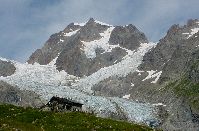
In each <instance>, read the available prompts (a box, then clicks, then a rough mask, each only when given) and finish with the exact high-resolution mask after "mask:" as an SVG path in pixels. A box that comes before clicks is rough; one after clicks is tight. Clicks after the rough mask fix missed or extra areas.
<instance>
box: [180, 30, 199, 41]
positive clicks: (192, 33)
mask: <svg viewBox="0 0 199 131" xmlns="http://www.w3.org/2000/svg"><path fill="white" fill-rule="evenodd" d="M198 31H199V28H194V29H191V32H190V33H182V34H184V35H188V36H187V39H189V38H190V37H191V36H193V35H194V34H196V33H197V32H198Z"/></svg>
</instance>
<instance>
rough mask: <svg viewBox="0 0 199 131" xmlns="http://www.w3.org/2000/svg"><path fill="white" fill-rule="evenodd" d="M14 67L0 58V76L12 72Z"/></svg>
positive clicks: (8, 74)
mask: <svg viewBox="0 0 199 131" xmlns="http://www.w3.org/2000/svg"><path fill="white" fill-rule="evenodd" d="M15 70H16V68H15V66H14V65H13V64H12V63H11V62H8V61H3V60H1V59H0V76H3V77H6V76H10V75H12V74H14V72H15Z"/></svg>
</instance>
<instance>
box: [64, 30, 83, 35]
mask: <svg viewBox="0 0 199 131" xmlns="http://www.w3.org/2000/svg"><path fill="white" fill-rule="evenodd" d="M79 30H80V29H77V30H74V31H71V32H68V33H63V34H64V35H63V36H68V37H69V36H72V35H75V34H76V33H77V32H78V31H79Z"/></svg>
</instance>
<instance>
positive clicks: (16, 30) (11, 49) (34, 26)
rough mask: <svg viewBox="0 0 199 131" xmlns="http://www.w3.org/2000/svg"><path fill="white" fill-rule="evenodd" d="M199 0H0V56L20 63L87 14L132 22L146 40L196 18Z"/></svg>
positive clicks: (114, 21) (109, 20) (115, 21)
mask: <svg viewBox="0 0 199 131" xmlns="http://www.w3.org/2000/svg"><path fill="white" fill-rule="evenodd" d="M198 5H199V0H0V56H1V57H6V58H9V59H14V60H18V61H21V62H24V61H25V60H27V59H28V57H29V56H30V55H31V53H32V52H33V51H34V50H35V49H37V48H41V46H42V45H43V44H44V42H45V41H46V40H47V39H48V38H49V36H50V35H51V34H53V33H55V32H58V31H60V30H63V29H64V28H65V27H66V26H67V25H68V24H69V23H71V22H85V21H87V20H88V19H89V18H90V17H93V18H95V19H97V20H99V21H103V22H105V23H109V24H112V25H126V24H129V23H132V24H133V25H135V26H137V27H138V29H140V30H141V31H142V32H144V33H145V34H146V36H147V37H148V39H149V40H150V41H154V42H156V41H158V40H159V39H160V38H161V37H163V36H164V35H165V33H166V31H167V30H168V28H169V27H170V26H171V25H173V24H175V23H176V24H180V25H183V24H185V23H186V21H187V20H188V19H191V18H193V19H197V18H199V8H198Z"/></svg>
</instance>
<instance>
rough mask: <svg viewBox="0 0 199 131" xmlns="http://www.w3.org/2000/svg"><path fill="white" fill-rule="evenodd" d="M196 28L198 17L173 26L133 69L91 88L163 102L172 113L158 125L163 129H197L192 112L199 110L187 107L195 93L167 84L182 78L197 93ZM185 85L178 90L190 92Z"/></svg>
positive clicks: (108, 93)
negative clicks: (128, 72)
mask: <svg viewBox="0 0 199 131" xmlns="http://www.w3.org/2000/svg"><path fill="white" fill-rule="evenodd" d="M198 31H199V21H198V20H189V21H188V22H187V25H185V26H179V25H173V26H172V27H171V28H170V29H169V31H168V32H167V35H166V36H165V37H164V38H163V39H161V40H160V41H159V43H158V44H157V46H156V47H155V48H153V49H151V51H149V52H148V53H146V54H145V56H144V58H143V63H142V64H141V65H140V66H139V67H138V70H137V72H134V73H131V74H129V75H127V76H126V77H110V78H108V79H106V80H104V81H101V82H100V83H98V84H96V85H95V86H94V87H93V88H92V89H93V90H94V91H95V94H96V95H105V96H119V97H122V96H125V95H129V96H130V97H129V99H134V100H138V101H144V102H150V103H164V104H165V105H167V107H166V108H167V110H169V111H170V112H169V114H172V115H171V116H170V115H169V117H168V120H167V121H166V122H165V124H163V126H162V127H163V129H165V130H197V129H199V125H198V123H196V122H194V121H193V119H194V115H193V114H195V113H196V112H197V113H196V114H198V113H199V112H198V111H199V110H197V111H196V110H195V108H194V106H190V102H191V101H192V100H190V99H195V100H196V99H198V98H197V96H194V95H192V96H186V95H184V96H183V95H181V93H180V94H179V93H178V92H176V88H178V87H177V86H176V85H175V84H174V85H175V86H174V85H173V86H172V85H171V84H169V83H172V82H173V81H181V79H183V78H184V77H186V78H188V79H189V81H191V83H195V84H196V85H195V86H194V92H195V93H196V92H198V89H199V85H198V84H197V83H198V78H199V75H198V71H199V64H198V63H199V61H198V60H199V57H198V48H199V46H198V45H199V38H198V36H199V32H198ZM155 79H157V81H156V80H155ZM177 83H178V82H177ZM189 85H190V84H189ZM181 86H182V85H181ZM184 86H185V85H184ZM186 88H190V89H186ZM186 88H182V89H180V90H186V92H187V93H190V92H192V87H190V86H188V85H186ZM189 91H190V92H189ZM180 92H181V91H180ZM182 93H183V91H182ZM198 93H199V92H198ZM196 94H197V93H196ZM198 109H199V108H198Z"/></svg>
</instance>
